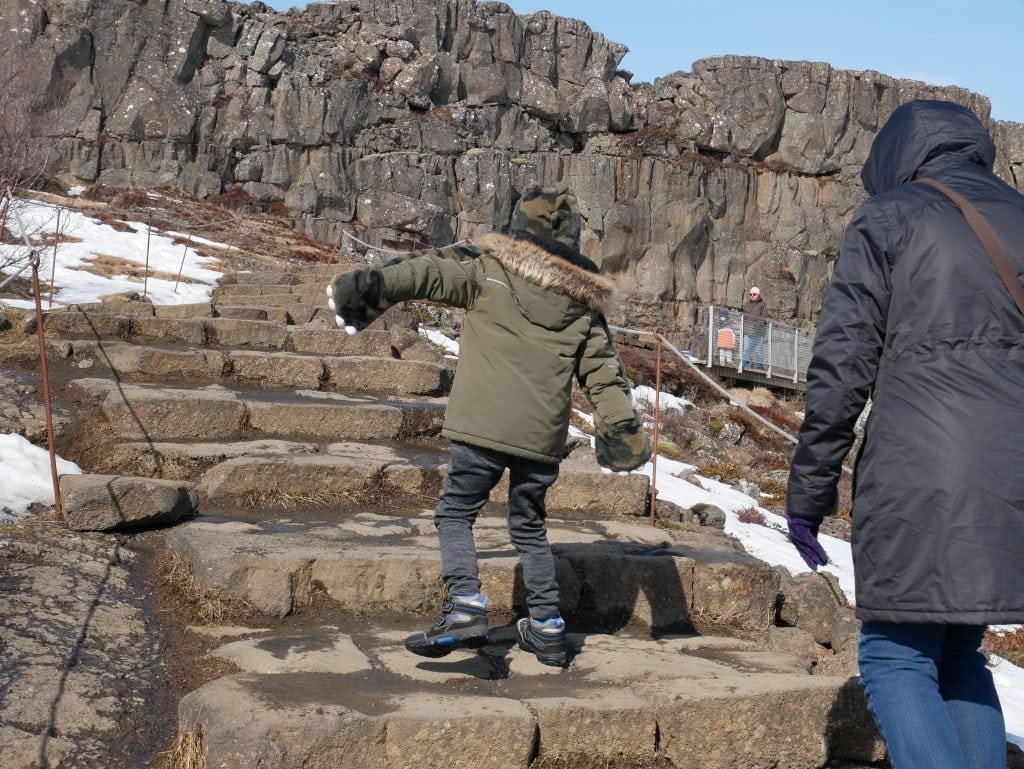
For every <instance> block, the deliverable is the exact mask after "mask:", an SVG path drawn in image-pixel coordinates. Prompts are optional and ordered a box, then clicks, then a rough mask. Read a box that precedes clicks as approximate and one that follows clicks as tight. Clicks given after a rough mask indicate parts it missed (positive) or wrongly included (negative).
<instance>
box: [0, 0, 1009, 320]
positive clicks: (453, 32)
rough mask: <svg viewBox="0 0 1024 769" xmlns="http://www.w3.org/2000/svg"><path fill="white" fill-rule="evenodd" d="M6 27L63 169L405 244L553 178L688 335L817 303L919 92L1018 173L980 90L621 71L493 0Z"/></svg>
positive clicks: (371, 2) (607, 266) (632, 312)
mask: <svg viewBox="0 0 1024 769" xmlns="http://www.w3.org/2000/svg"><path fill="white" fill-rule="evenodd" d="M0 24H2V26H0V29H3V30H4V31H5V38H7V39H10V40H15V41H16V45H15V46H13V50H15V51H16V52H17V55H18V56H26V57H30V59H31V60H32V61H33V62H37V63H38V64H39V66H38V67H37V68H36V71H38V72H39V73H40V74H39V75H38V77H37V80H38V81H39V82H38V83H37V84H36V85H37V87H38V88H40V89H49V90H51V91H57V90H59V91H60V92H61V93H62V94H63V93H64V92H65V91H66V96H62V99H61V101H62V103H61V106H60V107H59V111H58V115H59V121H58V128H57V131H56V133H57V140H58V152H57V157H56V160H55V171H56V172H58V173H59V174H61V175H63V176H65V177H66V178H67V180H68V181H69V182H71V181H76V180H77V183H82V182H85V183H89V182H102V183H106V184H115V185H141V186H148V185H158V184H170V185H177V186H180V187H183V188H185V189H186V190H189V191H191V192H193V193H196V194H198V195H200V196H207V195H213V194H217V193H221V192H224V191H225V190H231V189H236V190H239V189H240V190H243V191H244V193H245V195H243V196H241V197H245V196H248V197H250V198H251V199H252V200H253V201H254V202H255V203H257V204H262V205H263V206H265V207H269V208H270V210H276V211H284V209H285V208H287V209H288V211H289V215H293V216H297V217H298V221H297V226H299V227H300V228H302V229H305V230H306V231H308V232H310V233H311V234H314V235H318V236H320V235H322V236H325V237H328V238H334V237H335V236H336V233H337V231H338V228H339V227H348V228H353V230H354V231H356V232H358V233H360V236H361V237H362V238H363V239H366V240H369V241H371V242H374V243H378V244H382V245H388V246H392V247H411V246H413V245H414V244H439V245H441V244H445V243H448V242H451V241H454V240H458V239H462V238H465V237H472V236H473V235H474V234H476V233H478V232H484V231H488V230H491V229H494V228H501V227H504V226H505V225H506V224H507V222H508V218H509V214H510V211H511V207H512V206H513V204H514V202H515V200H516V199H517V196H518V193H519V191H520V190H522V188H523V187H524V186H525V185H526V184H527V183H528V182H530V181H532V180H534V179H541V180H554V179H557V178H564V179H566V180H568V181H569V182H570V183H571V184H572V186H573V187H574V188H575V189H576V191H577V192H578V195H579V198H580V201H581V204H582V207H583V213H584V216H585V219H586V226H585V231H584V237H583V250H584V251H585V252H586V253H587V254H588V255H589V256H591V257H592V258H593V259H594V260H595V261H597V262H598V263H599V264H601V265H602V269H603V271H604V272H606V273H608V274H610V275H613V276H615V277H616V279H617V280H618V281H619V285H620V289H621V292H620V293H621V303H620V313H619V317H618V318H616V319H617V320H624V321H626V322H628V323H630V324H634V325H639V326H650V325H656V324H663V325H668V326H677V327H680V328H686V327H688V326H690V325H691V324H693V323H694V322H698V321H700V308H701V307H702V306H703V305H705V304H707V303H716V304H724V305H730V306H738V305H739V304H741V302H742V298H743V295H744V292H745V289H746V288H747V287H748V286H749V285H751V284H755V283H756V284H758V285H760V286H761V287H762V289H764V292H765V294H766V296H767V298H768V301H769V303H770V307H771V310H772V314H773V316H775V317H776V318H779V319H787V318H796V319H798V320H800V321H811V320H813V319H814V318H815V317H816V313H817V311H818V308H819V306H820V303H821V299H822V296H823V293H824V289H825V286H826V283H827V280H828V276H829V273H830V269H831V265H832V261H833V259H834V257H835V253H836V248H837V245H838V240H839V236H840V234H841V232H842V228H843V225H844V224H845V222H846V220H847V219H848V217H849V215H850V214H851V213H852V211H853V209H854V208H855V207H856V206H857V205H858V204H859V203H860V202H861V201H862V200H863V198H864V192H863V190H862V188H861V187H860V184H859V180H858V177H857V174H858V173H859V170H860V166H861V164H862V163H863V161H864V159H865V157H866V155H867V152H868V149H869V148H870V144H871V141H872V139H873V137H874V134H875V132H876V130H877V129H878V127H879V126H880V124H882V123H883V122H884V121H885V119H886V117H887V116H888V115H889V113H890V112H891V111H892V110H893V109H894V108H895V107H896V106H897V105H899V104H900V103H902V102H904V101H906V100H908V99H912V98H916V97H931V98H943V99H950V100H953V101H956V102H959V103H961V104H965V105H967V106H969V107H971V108H972V109H974V110H975V111H976V112H977V113H978V114H979V116H980V117H981V118H982V120H983V121H984V122H985V123H986V124H987V125H988V126H989V127H990V128H991V130H992V132H993V134H994V135H995V138H996V143H997V146H998V149H999V157H998V167H997V171H998V173H999V174H1000V175H1001V176H1002V177H1003V178H1004V179H1006V180H1007V181H1008V182H1010V183H1011V184H1014V185H1015V186H1017V187H1018V188H1022V187H1024V126H1022V125H1020V124H1016V123H1005V122H993V121H991V120H990V118H989V102H988V99H986V98H985V97H983V96H979V95H977V94H973V93H970V92H968V91H965V90H963V89H960V88H953V87H934V86H928V85H925V84H923V83H919V82H913V81H902V80H896V79H893V78H891V77H887V76H885V75H882V74H879V73H877V72H851V71H845V70H836V69H833V68H831V67H830V66H829V65H827V64H821V63H809V62H787V61H768V60H764V59H757V58H749V57H735V56H723V57H718V58H713V59H706V60H703V61H699V62H696V63H695V64H694V65H693V71H692V72H677V73H673V74H670V75H666V76H665V77H663V78H659V79H658V80H656V81H655V82H654V83H653V84H637V85H633V84H630V82H629V79H630V75H629V73H626V72H623V71H621V70H620V69H619V62H620V61H621V59H622V57H623V55H624V54H625V53H626V49H625V48H624V47H623V46H621V45H619V44H617V43H614V42H612V41H610V40H607V39H606V38H604V37H603V36H602V35H600V34H597V33H595V32H593V31H591V30H590V29H589V28H588V27H587V26H586V25H585V24H583V23H582V22H579V21H574V20H572V19H564V18H560V17H557V16H553V15H551V14H549V13H537V14H533V15H531V16H518V15H516V14H515V13H513V12H512V11H511V9H509V8H508V6H506V5H504V4H502V3H497V2H475V1H474V0H347V1H344V2H337V3H331V4H322V5H312V6H310V7H309V8H308V9H307V10H306V11H304V12H301V13H299V12H289V13H287V14H281V13H276V12H273V11H271V10H270V9H269V8H267V7H266V6H264V5H262V4H261V3H254V4H252V5H249V6H246V5H238V4H233V3H228V2H224V1H223V0H0ZM236 194H240V193H236Z"/></svg>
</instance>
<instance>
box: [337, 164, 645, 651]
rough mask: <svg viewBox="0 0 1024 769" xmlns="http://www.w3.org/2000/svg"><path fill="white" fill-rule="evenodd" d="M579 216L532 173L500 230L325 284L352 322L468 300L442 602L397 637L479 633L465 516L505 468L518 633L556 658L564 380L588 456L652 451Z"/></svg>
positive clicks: (451, 404) (473, 636) (615, 461)
mask: <svg viewBox="0 0 1024 769" xmlns="http://www.w3.org/2000/svg"><path fill="white" fill-rule="evenodd" d="M580 224H581V222H580V215H579V211H578V208H577V203H576V198H575V196H574V195H573V194H572V192H571V191H570V190H569V189H568V188H567V187H566V186H565V185H561V184H560V185H554V186H547V187H542V186H540V185H536V184H534V185H531V186H530V187H528V188H527V189H526V191H525V192H524V193H523V196H522V198H520V200H519V202H518V203H517V204H516V207H515V210H514V211H513V213H512V219H511V223H510V231H511V234H510V235H500V234H496V233H492V234H489V235H485V236H483V237H481V238H480V239H479V241H478V243H477V244H476V245H472V246H451V247H448V248H442V249H435V250H428V251H422V252H418V253H412V254H410V255H408V257H405V258H400V259H394V260H392V261H391V262H388V263H387V264H384V265H382V266H380V267H375V268H372V269H366V270H360V271H357V272H351V273H345V274H343V275H340V276H338V277H337V278H335V279H334V280H333V281H332V283H331V286H330V288H329V289H328V294H329V295H330V297H331V299H330V303H331V306H332V308H334V310H335V312H336V313H337V315H338V324H339V325H342V326H347V325H349V324H351V325H352V326H353V327H354V328H353V330H355V329H358V328H364V327H365V326H366V325H367V324H368V323H369V322H370V321H371V320H372V319H373V318H375V317H376V316H377V315H379V314H380V312H381V311H382V310H383V309H384V308H386V307H388V306H389V305H391V304H392V303H394V302H399V301H404V300H410V299H425V300H430V301H434V302H440V303H442V304H446V305H450V306H453V307H461V308H464V309H465V310H466V315H465V326H464V328H463V332H462V346H461V349H460V353H459V364H458V367H457V370H456V373H455V382H454V384H453V385H452V392H451V395H450V396H449V399H448V407H447V409H446V412H445V419H444V428H443V430H442V433H443V434H444V435H445V436H446V437H448V438H450V439H451V441H452V453H451V461H450V463H449V469H448V475H447V477H446V480H445V486H444V491H443V492H442V497H441V501H440V502H439V504H438V507H437V510H436V512H435V517H434V521H435V525H436V526H437V529H438V534H439V536H440V540H441V570H442V576H443V577H444V580H445V586H446V588H447V590H448V593H449V595H450V597H451V601H450V602H448V603H446V604H445V605H444V609H443V610H442V615H441V617H439V618H438V623H437V624H436V625H435V626H434V628H432V629H431V630H429V631H426V632H425V633H417V634H415V635H413V636H410V637H409V639H408V640H407V643H406V648H408V649H409V650H410V651H412V652H414V653H416V654H421V655H424V656H442V655H443V654H447V653H448V652H450V651H451V650H452V649H454V648H458V647H460V646H480V645H482V644H483V643H486V642H487V617H486V608H485V607H486V602H487V598H486V596H482V595H481V594H480V578H479V574H478V570H477V563H476V550H475V547H474V544H473V533H472V527H473V522H474V521H475V519H476V515H477V512H478V511H479V510H480V508H481V507H482V506H483V504H484V503H485V502H486V501H487V499H488V496H489V494H490V491H491V489H492V488H493V487H494V486H495V485H496V484H497V483H498V481H499V480H500V478H501V475H502V472H503V471H504V470H505V469H506V468H508V469H509V471H510V475H509V516H508V520H509V531H510V534H511V538H512V542H513V544H514V545H515V547H516V549H517V551H518V553H519V556H520V560H521V562H522V564H523V577H524V582H525V585H526V593H527V595H526V603H527V606H528V607H529V611H530V618H529V619H524V620H521V621H520V623H519V626H518V629H519V642H520V645H521V646H523V648H526V649H528V650H529V651H533V652H534V653H535V654H536V655H537V657H538V659H539V660H540V661H541V662H544V663H546V664H551V665H564V664H565V663H566V660H567V657H566V652H565V644H564V640H565V636H564V623H563V622H562V619H561V617H560V614H559V607H558V585H557V582H556V580H555V569H554V558H553V557H552V554H551V548H550V546H549V545H548V542H547V535H546V533H545V530H544V516H545V508H544V499H545V494H546V492H547V489H548V487H549V486H550V485H551V483H553V482H554V480H555V478H556V477H557V476H558V464H559V462H561V460H562V458H563V456H564V454H565V444H566V437H567V434H568V430H569V416H570V413H571V409H572V404H571V400H570V395H571V390H572V383H573V380H574V379H575V380H577V381H579V383H580V385H581V386H582V388H583V390H584V391H585V392H586V394H587V397H588V398H589V399H590V401H591V403H592V404H593V407H594V417H595V427H596V428H597V432H598V440H597V458H598V461H599V462H600V463H601V464H602V465H603V466H605V467H608V468H610V469H613V470H617V471H628V470H632V469H634V468H636V467H639V466H640V465H642V464H643V463H644V462H646V461H647V459H648V458H649V456H650V446H649V441H648V439H647V436H646V433H644V431H643V429H642V428H641V425H640V422H639V420H638V418H637V414H636V412H635V410H634V408H633V400H632V392H631V389H630V385H629V381H628V379H627V378H626V374H625V369H624V367H623V365H622V363H621V361H620V360H619V356H618V353H617V352H616V350H615V346H614V344H613V343H612V339H611V333H610V331H609V329H608V325H607V323H606V321H605V318H604V311H605V309H606V308H607V306H608V304H609V302H610V300H611V296H612V290H613V283H612V282H611V281H610V280H609V279H608V278H605V277H603V276H602V275H600V274H599V273H598V269H597V266H596V265H595V264H594V263H593V262H592V261H591V260H590V259H588V258H586V257H585V256H583V255H582V254H581V253H580V252H579V250H578V244H579V235H580Z"/></svg>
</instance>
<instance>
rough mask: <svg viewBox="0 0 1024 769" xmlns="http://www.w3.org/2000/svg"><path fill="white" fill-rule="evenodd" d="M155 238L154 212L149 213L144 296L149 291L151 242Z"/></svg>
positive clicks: (143, 284)
mask: <svg viewBox="0 0 1024 769" xmlns="http://www.w3.org/2000/svg"><path fill="white" fill-rule="evenodd" d="M152 237H153V212H152V211H150V212H149V224H148V225H147V226H146V273H145V275H143V278H142V296H143V297H145V296H146V295H147V293H148V291H149V241H150V239H151V238H152Z"/></svg>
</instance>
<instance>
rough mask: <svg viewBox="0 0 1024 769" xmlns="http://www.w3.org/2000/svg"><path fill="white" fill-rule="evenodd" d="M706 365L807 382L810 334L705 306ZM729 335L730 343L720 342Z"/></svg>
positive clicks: (724, 340) (794, 381) (732, 311)
mask: <svg viewBox="0 0 1024 769" xmlns="http://www.w3.org/2000/svg"><path fill="white" fill-rule="evenodd" d="M707 333H708V347H707V360H706V362H705V365H706V366H707V367H708V368H712V367H714V366H717V367H719V368H733V367H735V369H736V373H738V374H742V373H744V372H752V373H757V374H763V375H764V376H765V377H766V378H769V379H771V378H775V379H791V380H792V382H793V384H797V383H798V382H801V381H804V382H806V381H807V368H808V366H810V363H811V347H812V344H813V342H814V337H813V335H812V334H810V333H808V332H807V331H805V330H804V329H801V328H799V327H797V326H794V325H791V324H786V323H780V322H779V321H777V320H771V319H769V318H760V317H752V316H749V315H747V314H745V313H743V312H738V311H736V310H732V309H730V308H727V307H716V306H715V305H713V304H712V305H708V331H707ZM730 338H731V341H732V344H731V345H728V344H724V343H723V342H728V341H729V340H730Z"/></svg>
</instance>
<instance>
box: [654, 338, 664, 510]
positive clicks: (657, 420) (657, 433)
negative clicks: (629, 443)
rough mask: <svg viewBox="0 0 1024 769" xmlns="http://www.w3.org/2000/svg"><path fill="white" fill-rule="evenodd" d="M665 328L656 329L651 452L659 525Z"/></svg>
mask: <svg viewBox="0 0 1024 769" xmlns="http://www.w3.org/2000/svg"><path fill="white" fill-rule="evenodd" d="M663 331H664V329H662V328H656V329H654V340H655V344H656V350H657V353H656V357H655V363H654V435H653V436H652V438H651V440H652V442H653V443H654V446H653V447H652V448H653V449H654V450H653V451H652V452H651V526H657V525H658V515H657V501H656V500H657V498H658V440H659V438H660V437H661V335H662V332H663Z"/></svg>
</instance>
